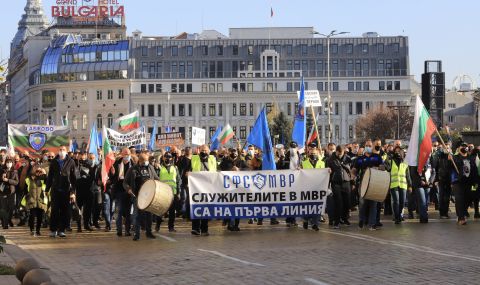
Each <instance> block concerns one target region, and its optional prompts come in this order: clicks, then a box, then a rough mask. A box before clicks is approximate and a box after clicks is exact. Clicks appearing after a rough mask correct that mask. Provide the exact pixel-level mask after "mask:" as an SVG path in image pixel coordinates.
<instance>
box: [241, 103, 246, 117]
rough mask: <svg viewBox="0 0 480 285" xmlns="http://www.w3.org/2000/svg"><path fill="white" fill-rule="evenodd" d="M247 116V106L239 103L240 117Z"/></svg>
mask: <svg viewBox="0 0 480 285" xmlns="http://www.w3.org/2000/svg"><path fill="white" fill-rule="evenodd" d="M246 115H247V104H245V103H241V104H240V116H246Z"/></svg>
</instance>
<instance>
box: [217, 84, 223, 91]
mask: <svg viewBox="0 0 480 285" xmlns="http://www.w3.org/2000/svg"><path fill="white" fill-rule="evenodd" d="M217 92H223V83H217Z"/></svg>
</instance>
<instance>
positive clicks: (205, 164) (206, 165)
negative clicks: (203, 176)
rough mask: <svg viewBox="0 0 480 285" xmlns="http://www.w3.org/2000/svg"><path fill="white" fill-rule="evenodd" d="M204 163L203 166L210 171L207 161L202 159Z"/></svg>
mask: <svg viewBox="0 0 480 285" xmlns="http://www.w3.org/2000/svg"><path fill="white" fill-rule="evenodd" d="M202 164H203V167H205V169H206V170H207V171H210V169H209V168H208V164H207V163H205V161H202Z"/></svg>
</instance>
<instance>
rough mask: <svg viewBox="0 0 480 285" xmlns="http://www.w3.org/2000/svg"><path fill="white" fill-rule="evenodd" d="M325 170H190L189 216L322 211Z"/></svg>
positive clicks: (269, 215) (262, 215)
mask: <svg viewBox="0 0 480 285" xmlns="http://www.w3.org/2000/svg"><path fill="white" fill-rule="evenodd" d="M329 179H330V175H329V173H328V169H308V170H282V171H240V172H228V171H227V172H218V173H215V172H193V173H190V174H189V176H188V185H189V189H190V197H189V199H190V216H191V218H192V219H216V218H238V219H241V218H277V217H292V216H293V217H295V216H299V217H302V216H309V215H321V214H323V213H324V212H325V206H326V202H327V191H328V183H329Z"/></svg>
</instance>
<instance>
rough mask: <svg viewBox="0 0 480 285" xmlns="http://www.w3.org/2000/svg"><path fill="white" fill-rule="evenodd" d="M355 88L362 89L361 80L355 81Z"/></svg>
mask: <svg viewBox="0 0 480 285" xmlns="http://www.w3.org/2000/svg"><path fill="white" fill-rule="evenodd" d="M355 90H357V91H362V82H360V81H357V82H355Z"/></svg>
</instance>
